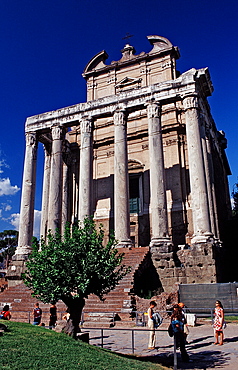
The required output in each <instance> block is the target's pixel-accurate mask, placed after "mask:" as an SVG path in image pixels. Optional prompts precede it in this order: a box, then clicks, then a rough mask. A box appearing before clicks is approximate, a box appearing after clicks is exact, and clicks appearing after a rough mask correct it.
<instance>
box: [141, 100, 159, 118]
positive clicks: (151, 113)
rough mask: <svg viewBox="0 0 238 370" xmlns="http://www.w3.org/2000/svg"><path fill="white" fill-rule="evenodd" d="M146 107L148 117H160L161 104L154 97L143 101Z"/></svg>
mask: <svg viewBox="0 0 238 370" xmlns="http://www.w3.org/2000/svg"><path fill="white" fill-rule="evenodd" d="M145 106H146V108H147V117H148V118H160V112H161V104H160V102H158V101H155V100H154V99H150V100H148V101H147V102H146V103H145Z"/></svg>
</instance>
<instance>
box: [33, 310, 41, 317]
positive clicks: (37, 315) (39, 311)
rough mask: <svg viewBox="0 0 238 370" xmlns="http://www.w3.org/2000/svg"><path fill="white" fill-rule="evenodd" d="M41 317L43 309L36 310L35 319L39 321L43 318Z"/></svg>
mask: <svg viewBox="0 0 238 370" xmlns="http://www.w3.org/2000/svg"><path fill="white" fill-rule="evenodd" d="M41 315H42V311H41V308H34V317H35V318H36V319H38V318H39V317H41Z"/></svg>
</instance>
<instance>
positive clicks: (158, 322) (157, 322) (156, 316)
mask: <svg viewBox="0 0 238 370" xmlns="http://www.w3.org/2000/svg"><path fill="white" fill-rule="evenodd" d="M152 319H153V321H154V326H155V328H158V327H159V326H160V325H161V324H162V322H163V318H162V316H161V315H160V314H159V313H158V312H155V313H153V315H152Z"/></svg>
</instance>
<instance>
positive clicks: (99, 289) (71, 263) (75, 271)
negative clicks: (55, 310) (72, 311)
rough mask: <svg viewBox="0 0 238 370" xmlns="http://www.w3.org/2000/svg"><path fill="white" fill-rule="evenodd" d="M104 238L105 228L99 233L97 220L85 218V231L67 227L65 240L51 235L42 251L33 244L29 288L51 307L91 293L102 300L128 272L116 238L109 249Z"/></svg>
mask: <svg viewBox="0 0 238 370" xmlns="http://www.w3.org/2000/svg"><path fill="white" fill-rule="evenodd" d="M103 238H104V232H103V230H102V227H100V229H99V230H97V229H96V226H95V223H94V222H93V220H92V219H91V218H85V220H84V223H83V226H82V227H80V226H79V225H73V226H72V228H71V227H70V225H67V226H66V228H65V233H64V236H63V237H61V235H60V234H59V233H57V232H56V233H55V235H52V234H49V235H48V240H47V242H44V241H43V240H42V241H41V249H39V246H38V245H37V243H36V242H33V252H32V254H31V255H30V257H29V260H28V261H27V263H26V266H27V270H26V273H25V274H24V276H23V278H24V281H25V284H26V285H27V286H28V287H29V288H31V289H32V290H33V291H34V295H35V296H37V297H39V299H40V300H41V301H43V302H47V303H48V302H52V301H55V302H57V301H58V300H59V299H62V300H63V301H64V302H67V301H69V300H72V299H77V298H80V299H82V298H87V297H88V295H89V294H91V293H93V294H95V295H97V296H98V297H100V298H101V299H102V298H103V295H104V294H106V293H108V292H109V291H110V290H112V289H113V288H114V287H115V286H116V285H117V284H118V282H119V281H120V280H121V279H122V278H123V276H124V275H125V274H126V273H127V272H128V269H126V267H125V266H124V265H121V262H122V259H123V254H122V253H118V251H117V250H116V249H115V239H114V237H113V236H111V237H110V238H109V241H108V243H107V245H106V246H103ZM66 304H67V303H66Z"/></svg>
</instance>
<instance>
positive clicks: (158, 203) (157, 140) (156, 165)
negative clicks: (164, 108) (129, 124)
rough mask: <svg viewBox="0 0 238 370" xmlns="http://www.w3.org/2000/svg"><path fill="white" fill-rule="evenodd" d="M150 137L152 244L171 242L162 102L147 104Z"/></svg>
mask: <svg viewBox="0 0 238 370" xmlns="http://www.w3.org/2000/svg"><path fill="white" fill-rule="evenodd" d="M146 105H147V118H148V139H149V156H150V211H151V226H152V237H151V243H150V245H151V246H157V245H161V243H167V242H169V243H170V242H171V241H170V238H169V236H168V214H167V201H166V188H165V172H164V154H163V142H162V132H161V111H160V104H159V103H158V102H155V101H150V102H148V103H147V104H146Z"/></svg>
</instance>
